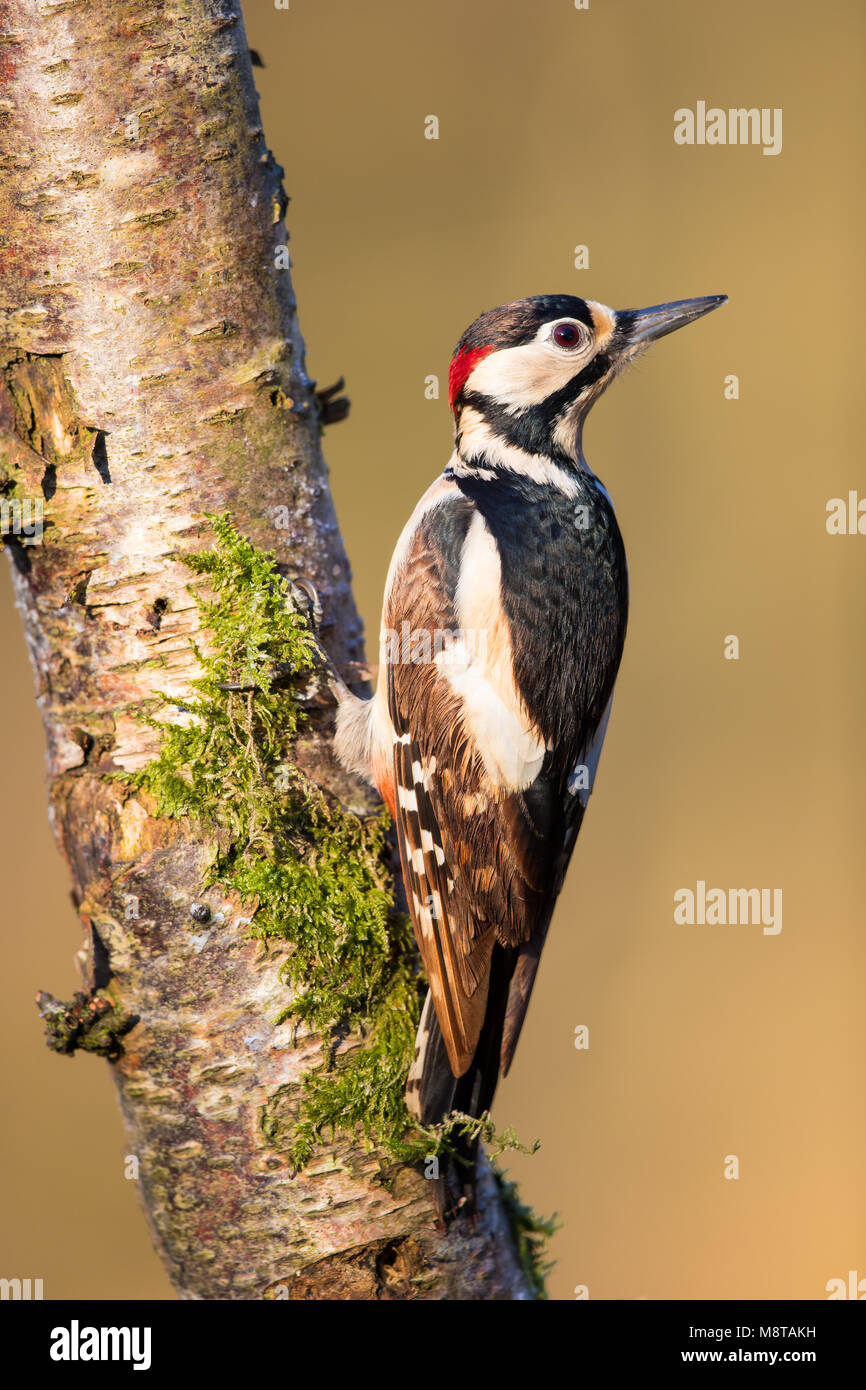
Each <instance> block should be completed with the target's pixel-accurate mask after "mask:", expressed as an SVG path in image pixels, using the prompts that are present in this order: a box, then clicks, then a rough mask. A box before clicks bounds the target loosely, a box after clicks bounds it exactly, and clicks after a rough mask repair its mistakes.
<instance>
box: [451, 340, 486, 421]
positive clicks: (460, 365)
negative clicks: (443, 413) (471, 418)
mask: <svg viewBox="0 0 866 1390" xmlns="http://www.w3.org/2000/svg"><path fill="white" fill-rule="evenodd" d="M492 351H493V345H492V344H489V345H488V346H487V347H477V348H463V349H462V350H461V351H460V352H458V353H456V354H455V356H454V357H453V358H452V359H451V366H450V367H449V369H448V399H449V401H450V402H451V409H452V410H453V409H454V402H455V401H456V400H457V397H458V396H459V395H460V392H461V391H462V390H463V387H464V386H465V385H466V378H467V377H468V376H469V373H470V372H471V371H472V368H473V367H475V366H477V364H478V363H479V362H480V361H481V359H482V358H483V357H487V356H489V354H490V353H491V352H492Z"/></svg>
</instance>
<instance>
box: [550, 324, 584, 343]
mask: <svg viewBox="0 0 866 1390" xmlns="http://www.w3.org/2000/svg"><path fill="white" fill-rule="evenodd" d="M553 341H554V342H555V343H556V346H557V347H561V348H573V347H577V346H578V344H579V343H581V342H582V341H583V335H582V334H581V331H580V329H579V328H578V326H577V324H576V323H558V324H557V325H556V327H555V328H554V330H553Z"/></svg>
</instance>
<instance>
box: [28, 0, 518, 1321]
mask: <svg viewBox="0 0 866 1390" xmlns="http://www.w3.org/2000/svg"><path fill="white" fill-rule="evenodd" d="M0 16H2V18H0V70H2V84H3V85H2V96H0V165H2V179H0V488H2V492H3V506H4V512H3V520H4V530H5V531H6V532H7V534H6V541H7V548H8V549H9V550H10V552H11V554H12V558H13V561H14V578H15V585H16V592H17V597H18V603H19V605H20V608H21V611H22V613H23V617H24V621H25V624H26V629H27V636H28V642H29V646H30V651H31V655H32V659H33V664H34V667H35V671H36V679H37V688H38V700H39V705H40V708H41V710H42V715H43V719H44V723H45V730H46V738H47V746H48V777H49V793H50V806H51V818H52V822H53V825H54V829H55V833H56V836H57V840H58V842H59V845H60V847H61V850H62V852H63V854H64V855H65V857H66V859H67V861H68V863H69V867H70V871H71V874H72V879H73V884H74V890H73V894H74V898H75V901H76V904H77V906H78V909H79V912H80V915H81V919H82V922H83V924H84V928H85V945H84V948H83V950H82V952H81V960H82V968H83V973H84V977H85V993H84V995H83V996H82V997H81V998H79V1000H78V1004H77V1006H56V1005H55V1004H53V1003H52V1002H51V1001H50V999H46V1000H43V1011H44V1012H45V1013H46V1014H47V1015H48V1016H49V1019H50V1020H51V1021H53V1024H54V1026H55V1036H61V1037H63V1038H65V1039H66V1040H67V1041H68V1042H69V1045H70V1046H71V1045H72V1043H73V1042H74V1041H75V1038H76V1037H77V1038H78V1040H79V1041H80V1042H82V1043H83V1045H84V1046H85V1047H87V1046H90V1047H91V1048H92V1049H93V1050H96V1051H101V1052H102V1053H103V1054H104V1055H109V1056H111V1057H114V1058H115V1060H113V1062H112V1064H111V1065H112V1070H113V1073H114V1076H115V1080H116V1083H117V1085H118V1089H119V1092H120V1099H121V1105H122V1109H123V1113H124V1117H125V1121H126V1124H127V1126H128V1131H129V1152H130V1154H131V1155H134V1156H136V1157H137V1159H138V1161H139V1164H140V1178H141V1190H142V1195H143V1201H144V1206H145V1209H146V1212H147V1215H148V1219H149V1222H150V1225H151V1229H152V1232H153V1237H154V1240H155V1241H156V1243H157V1246H158V1248H159V1250H160V1252H161V1254H162V1256H163V1258H164V1260H165V1262H166V1265H167V1267H168V1270H169V1273H170V1275H171V1278H172V1280H173V1282H174V1284H175V1287H176V1289H177V1291H178V1293H179V1295H180V1296H181V1297H184V1298H204V1299H213V1298H233V1299H234V1298H240V1299H253V1298H263V1297H290V1298H292V1297H293V1298H359V1299H366V1298H398V1299H402V1298H432V1299H436V1298H456V1299H512V1298H525V1297H530V1296H531V1292H530V1285H529V1284H528V1282H527V1280H526V1278H525V1276H524V1273H523V1270H522V1268H521V1265H520V1262H519V1260H518V1259H517V1255H516V1250H515V1245H514V1242H513V1240H512V1236H511V1231H510V1227H509V1224H508V1220H507V1216H506V1212H505V1208H504V1206H503V1204H502V1201H501V1198H500V1193H499V1190H498V1188H497V1185H496V1183H495V1181H494V1178H493V1176H492V1174H491V1172H490V1170H489V1169H488V1168H486V1167H483V1168H482V1172H481V1204H480V1215H479V1217H478V1219H477V1221H476V1222H475V1223H474V1224H470V1223H467V1222H462V1223H457V1224H456V1226H454V1227H452V1228H451V1229H450V1230H449V1231H448V1232H447V1233H443V1232H442V1231H441V1230H439V1229H438V1228H437V1227H436V1226H435V1225H434V1216H433V1206H432V1202H431V1198H430V1187H431V1184H429V1183H427V1182H426V1181H425V1179H424V1176H423V1175H422V1173H421V1172H420V1171H419V1170H418V1168H416V1167H414V1166H411V1165H408V1164H397V1163H395V1162H394V1161H393V1160H392V1159H389V1158H388V1157H387V1156H386V1155H384V1154H382V1153H381V1152H379V1151H377V1150H376V1149H375V1148H374V1149H372V1150H370V1149H368V1148H366V1147H365V1146H364V1145H363V1143H362V1142H361V1141H360V1140H359V1139H358V1138H355V1137H352V1136H350V1135H347V1134H345V1133H341V1132H340V1131H339V1130H338V1131H337V1134H336V1138H335V1139H334V1140H333V1142H328V1141H327V1140H323V1141H322V1143H321V1145H320V1147H319V1148H318V1149H317V1151H316V1153H315V1155H314V1157H313V1159H312V1160H311V1161H310V1162H309V1163H308V1164H307V1165H306V1167H304V1168H303V1169H302V1170H301V1171H296V1170H295V1168H294V1167H293V1166H292V1163H291V1160H290V1156H289V1154H288V1151H287V1148H286V1146H285V1145H284V1146H282V1147H280V1145H279V1144H277V1145H276V1146H275V1145H274V1144H273V1143H269V1142H268V1141H267V1138H266V1137H265V1135H264V1133H263V1126H262V1123H261V1118H262V1116H263V1115H264V1114H266V1113H268V1106H269V1105H271V1104H272V1102H273V1098H274V1096H275V1095H279V1097H280V1098H281V1105H282V1107H283V1111H284V1113H286V1114H289V1115H291V1114H292V1113H293V1103H294V1101H295V1099H296V1098H297V1096H298V1095H299V1093H300V1088H301V1087H302V1084H303V1081H304V1078H305V1076H307V1075H308V1074H309V1072H310V1071H311V1069H313V1068H314V1067H316V1066H317V1065H319V1062H320V1043H321V1039H320V1038H318V1037H316V1036H314V1035H313V1034H312V1033H311V1032H310V1030H309V1029H306V1030H305V1029H304V1028H300V1029H293V1028H292V1025H291V1023H290V1022H286V1023H282V1024H279V1025H277V1026H275V1024H274V1020H275V1018H277V1017H278V1016H279V1015H280V1014H281V1012H282V1011H283V1010H284V1009H285V1006H286V1002H287V991H286V986H285V984H284V983H283V982H282V980H281V978H280V975H279V966H280V964H281V962H282V961H283V960H284V959H285V956H286V951H287V950H288V947H286V946H280V945H278V946H277V948H276V949H271V950H269V951H264V950H263V949H262V945H261V943H260V942H257V941H255V940H253V939H252V938H251V936H250V934H249V927H248V921H249V918H250V917H251V916H252V915H253V913H254V911H255V904H253V905H252V907H250V906H249V905H245V904H244V903H242V902H241V901H240V900H239V899H238V897H237V896H236V895H234V894H230V893H226V892H223V891H221V890H220V889H219V888H218V887H211V888H208V889H206V890H204V891H203V884H204V883H205V879H206V874H207V866H208V861H209V855H210V854H211V849H212V847H211V846H210V845H209V844H208V843H207V842H206V837H204V836H203V835H202V834H201V832H200V831H199V830H197V829H196V827H195V826H194V825H193V823H191V822H189V821H184V820H182V819H181V820H179V819H171V818H168V817H165V816H162V817H161V816H158V815H156V814H155V810H156V806H155V803H154V800H153V798H152V797H151V796H149V795H148V794H147V793H146V792H145V791H138V792H136V791H133V790H131V788H130V785H129V783H128V782H127V781H124V780H122V779H120V778H118V777H117V776H112V775H111V774H116V773H118V772H125V773H134V772H136V771H137V770H139V769H141V768H142V767H145V766H146V765H148V764H149V763H150V762H151V761H152V760H153V759H154V758H155V757H156V756H157V754H158V751H159V748H160V745H161V740H162V738H163V735H162V734H161V732H160V731H159V730H158V729H156V728H154V727H152V726H150V725H148V724H147V723H145V722H143V718H142V712H143V711H144V712H154V711H155V712H163V717H164V711H165V708H166V701H167V700H168V701H170V700H171V699H174V698H176V699H180V700H183V699H188V698H189V696H190V682H191V680H193V679H194V678H195V677H196V676H197V675H198V673H199V660H198V657H197V655H196V651H195V650H194V648H193V646H192V645H191V641H190V639H194V640H195V641H196V642H197V643H198V645H199V647H200V648H206V647H207V644H208V642H209V640H210V639H209V636H208V633H207V632H206V631H204V630H203V627H202V614H201V611H200V608H199V606H198V605H197V603H196V601H195V599H194V597H193V596H192V595H191V593H190V591H189V588H188V586H189V584H190V577H191V576H190V572H189V569H188V568H187V567H186V565H185V564H184V563H183V557H184V556H185V555H189V554H190V553H192V552H195V551H199V550H201V549H202V548H204V547H206V546H208V545H209V544H210V543H211V540H212V533H211V529H210V526H209V524H208V521H207V519H206V514H210V513H227V514H228V515H229V516H230V517H231V520H232V523H233V525H234V527H235V528H236V529H237V531H238V532H239V533H240V534H241V535H242V536H245V537H248V538H249V539H250V540H251V541H252V542H253V543H254V544H255V545H256V546H258V547H262V548H264V549H270V550H274V551H275V552H276V556H277V561H278V564H279V567H280V570H281V572H282V573H283V574H285V575H287V576H290V577H292V578H296V577H299V576H302V575H303V576H307V577H308V578H309V579H310V580H311V581H312V583H313V584H314V586H315V588H316V590H317V592H318V595H319V598H320V600H321V605H322V609H323V613H324V617H323V620H322V624H321V631H322V639H323V641H324V642H325V643H326V645H327V647H328V650H329V653H330V656H331V657H332V659H333V660H334V662H335V663H336V664H337V665H338V666H339V665H346V664H347V663H349V662H352V661H357V660H360V659H361V658H362V655H363V653H362V634H361V629H360V624H359V620H358V616H357V613H356V610H355V607H354V603H353V600H352V595H351V590H350V583H349V569H348V565H347V562H346V557H345V554H344V552H343V547H342V542H341V538H340V535H339V531H338V528H337V524H336V520H335V516H334V510H333V505H332V502H331V497H330V493H329V490H328V485H327V480H326V471H325V467H324V464H323V461H322V458H321V453H320V448H319V434H320V430H319V417H320V411H319V408H318V406H317V402H316V397H315V393H314V390H313V385H314V384H313V383H311V382H310V381H309V379H308V378H307V376H306V374H305V371H304V355H303V343H302V340H301V337H300V334H299V330H298V324H297V318H296V314H295V303H294V299H293V296H292V289H291V283H290V275H289V271H288V268H287V264H288V258H287V255H286V254H285V242H286V231H285V225H284V221H283V215H284V212H285V206H286V199H285V196H284V194H283V192H282V186H281V173H282V171H281V170H280V169H279V167H278V166H277V165H276V164H275V162H274V160H273V158H272V157H271V155H270V153H269V152H268V149H267V146H266V144H265V140H264V137H263V134H262V130H261V125H260V120H259V112H258V104H257V99H256V95H255V90H254V87H253V82H252V72H251V66H250V61H249V55H248V50H247V42H246V37H245V33H244V26H243V21H242V18H241V14H240V8H239V4H238V3H236V0H177V3H174V4H172V5H165V4H163V3H158V2H157V0H127V3H125V4H123V5H121V6H119V5H117V4H116V3H115V0H91V3H88V4H85V3H83V0H57V3H52V2H51V0H6V3H3V4H2V5H0ZM28 504H29V505H30V506H31V509H32V510H31V521H32V519H33V517H34V516H38V506H39V505H40V504H41V505H42V507H43V512H42V526H43V528H44V534H43V535H42V538H41V543H35V542H36V541H37V540H38V534H37V533H38V529H39V528H38V526H36V525H35V523H34V524H32V525H31V526H30V528H29V529H30V534H28V527H27V509H28ZM279 509H283V510H279ZM277 515H279V516H280V517H285V518H287V524H286V525H285V526H284V527H283V528H282V529H280V528H279V527H275V525H274V518H275V516H277ZM31 541H33V542H34V543H32V544H31V543H30V542H31ZM330 725H331V718H330V714H329V713H328V712H327V711H323V712H322V711H320V712H319V713H318V714H317V715H315V716H313V718H312V719H311V722H310V724H309V726H308V728H307V731H306V733H305V736H304V739H303V750H302V751H303V768H304V772H305V775H306V776H307V777H309V778H311V779H312V780H313V781H314V782H315V783H316V785H317V786H318V787H319V788H320V789H321V790H322V792H323V794H324V795H325V796H326V797H329V798H339V800H340V801H341V802H342V803H343V804H345V805H351V806H354V807H355V808H356V809H358V808H360V809H361V810H362V811H364V812H365V813H370V812H371V811H373V810H374V809H375V808H374V807H373V806H372V804H371V803H370V801H369V799H368V800H367V802H366V804H365V803H364V798H363V794H362V793H361V792H360V790H359V788H358V786H357V785H355V784H352V783H350V782H349V780H348V779H347V778H346V777H345V775H343V774H342V773H341V772H340V771H339V769H338V768H337V766H336V764H335V761H334V759H333V756H332V753H331V747H330ZM300 757H301V754H300V752H299V753H298V754H297V758H298V759H300ZM192 908H195V911H194V912H193V913H192V916H191V909H192ZM202 918H206V919H207V921H206V922H202V920H201V919H202ZM197 920H198V922H199V926H198V927H197V925H196V921H197ZM85 996H86V997H85ZM351 1045H355V1046H357V1045H358V1040H357V1039H354V1040H353V1039H351V1038H350V1039H347V1040H346V1042H345V1043H343V1044H342V1045H341V1051H343V1050H344V1049H345V1048H346V1047H347V1046H351ZM58 1064H59V1063H58Z"/></svg>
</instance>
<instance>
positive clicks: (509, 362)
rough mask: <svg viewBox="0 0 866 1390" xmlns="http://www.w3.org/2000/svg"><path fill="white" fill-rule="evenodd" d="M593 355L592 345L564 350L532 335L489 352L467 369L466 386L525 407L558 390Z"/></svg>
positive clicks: (517, 407) (507, 403)
mask: <svg viewBox="0 0 866 1390" xmlns="http://www.w3.org/2000/svg"><path fill="white" fill-rule="evenodd" d="M594 356H595V351H594V348H593V347H592V345H590V346H589V348H588V350H587V351H586V352H573V353H567V352H563V351H562V350H561V349H559V348H556V347H554V345H553V344H552V343H550V342H546V341H544V340H539V339H538V338H536V339H535V340H534V342H531V343H524V344H523V345H522V346H521V347H513V348H501V349H500V351H499V352H491V353H489V354H488V356H487V357H485V358H483V359H482V361H480V362H479V363H478V366H477V367H475V368H473V370H472V371H471V372H470V373H469V377H468V380H467V382H466V390H467V391H477V392H478V394H479V395H482V396H488V397H489V398H490V400H494V401H497V402H498V403H499V404H500V405H504V406H507V407H508V408H509V409H511V410H521V409H526V407H527V406H530V405H539V404H540V402H541V401H544V400H546V399H547V397H548V396H550V395H552V394H553V392H554V391H559V390H561V388H562V387H563V386H565V385H567V384H568V382H569V381H571V378H572V377H573V376H576V375H577V373H578V372H580V371H582V370H583V368H584V367H585V366H586V365H587V363H588V362H591V361H592V359H593V357H594Z"/></svg>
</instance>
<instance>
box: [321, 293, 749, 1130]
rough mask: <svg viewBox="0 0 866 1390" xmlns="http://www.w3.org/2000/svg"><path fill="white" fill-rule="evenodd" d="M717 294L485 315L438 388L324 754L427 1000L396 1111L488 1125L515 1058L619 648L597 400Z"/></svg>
mask: <svg viewBox="0 0 866 1390" xmlns="http://www.w3.org/2000/svg"><path fill="white" fill-rule="evenodd" d="M725 298H726V297H725V296H724V295H710V296H708V297H706V298H703V299H687V300H681V301H679V302H677V303H673V304H661V305H656V306H654V307H653V308H650V309H640V310H633V309H628V310H624V311H623V310H620V311H614V310H612V309H607V308H605V307H604V306H603V305H602V304H596V303H594V302H592V301H588V300H583V299H577V298H575V297H574V296H572V295H539V296H538V297H536V298H532V299H521V300H517V301H516V302H514V303H512V304H506V305H503V306H502V307H501V308H498V309H491V310H490V311H489V312H488V313H486V314H482V315H481V317H480V318H479V319H477V320H476V321H475V323H473V324H472V326H471V328H469V329H468V330H467V331H466V333H464V335H463V337H462V338H461V339H460V342H459V343H458V344H457V348H456V350H455V353H454V356H453V359H452V362H451V369H450V374H449V388H450V400H451V408H452V411H453V413H454V420H455V426H456V444H455V449H454V453H453V454H452V456H451V459H450V461H449V463H448V465H447V467H446V469H445V471H444V473H443V474H442V475H441V477H439V478H438V479H437V480H436V481H435V482H434V483H433V485H432V486H431V487H430V488H429V489H428V491H427V492H426V493H425V494H424V496H423V497H422V499H421V501H420V502H419V503H418V506H417V507H416V508H415V511H414V512H413V514H412V516H411V517H410V519H409V522H408V523H407V525H406V527H405V529H404V531H403V534H402V535H401V537H400V540H399V541H398V543H397V548H396V550H395V552H394V556H393V559H392V560H391V566H390V569H389V571H388V578H387V583H386V587H385V600H384V608H383V614H382V638H383V643H382V660H381V665H380V671H379V681H378V688H377V690H376V694H375V696H374V697H373V698H372V700H361V699H359V698H357V697H356V696H354V695H351V694H349V692H348V691H346V690H345V689H344V690H343V691H342V692H341V695H342V698H340V703H339V707H338V711H337V738H336V747H337V752H338V755H339V756H340V758H341V760H342V761H343V763H344V764H345V765H346V766H347V767H349V768H350V769H352V770H353V771H355V772H358V773H361V774H362V775H364V776H365V777H367V778H368V779H369V780H370V781H372V782H373V784H374V785H375V786H376V787H377V788H378V790H379V792H380V794H381V795H382V797H383V798H384V800H385V801H386V803H387V804H388V806H389V808H390V810H391V814H392V815H393V817H394V821H395V823H396V827H397V837H398V840H399V846H400V859H401V863H402V868H403V876H404V882H405V887H406V895H407V899H408V903H409V910H410V913H411V916H412V921H413V924H414V928H415V935H416V937H417V941H418V946H419V948H420V952H421V956H422V959H423V962H424V967H425V970H426V973H427V979H428V981H429V985H430V989H429V992H428V995H427V1002H426V1005H425V1008H424V1012H423V1016H422V1020H421V1026H420V1028H419V1031H418V1037H417V1042H416V1048H415V1061H414V1064H413V1066H412V1069H411V1072H410V1076H409V1081H408V1086H407V1103H408V1105H409V1107H410V1109H411V1110H412V1111H414V1113H415V1114H416V1115H417V1116H418V1117H419V1118H420V1119H421V1120H423V1121H424V1122H427V1123H430V1122H434V1121H438V1120H439V1119H441V1118H442V1116H443V1115H444V1114H445V1113H446V1112H447V1111H448V1110H450V1109H455V1110H460V1111H463V1112H466V1113H470V1114H473V1115H478V1114H479V1113H481V1112H482V1111H483V1110H486V1109H487V1108H488V1107H489V1105H490V1103H491V1101H492V1098H493V1092H494V1089H495V1087H496V1083H497V1080H498V1077H499V1074H500V1072H501V1073H502V1074H503V1075H504V1074H505V1073H506V1072H507V1071H508V1068H509V1066H510V1064H511V1060H512V1057H513V1055H514V1049H515V1046H516V1044H517V1040H518V1037H519V1035H520V1030H521V1027H522V1025H523V1020H524V1017H525V1015H526V1009H527V1005H528V1003H529V996H530V994H531V991H532V986H533V983H534V981H535V976H536V972H537V970H538V962H539V957H540V954H541V949H542V946H543V945H544V939H545V936H546V934H547V929H548V926H549V923H550V918H551V914H552V911H553V906H554V902H555V900H556V896H557V894H558V892H559V889H560V887H561V884H562V880H563V876H564V874H565V870H566V867H567V865H568V861H569V858H570V856H571V852H572V850H573V848H574V843H575V839H576V837H577V833H578V830H579V828H580V824H581V820H582V818H583V814H584V811H585V809H586V805H587V800H588V797H589V793H590V791H591V790H592V785H593V781H594V778H595V772H596V768H597V765H598V760H599V755H600V753H601V746H602V741H603V739H604V735H605V730H606V728H607V722H608V717H609V715H610V708H611V700H612V696H613V687H614V681H615V679H616V674H617V669H618V667H619V663H620V657H621V655H622V649H623V641H624V638H625V630H626V616H627V610H628V580H627V572H626V559H625V550H624V548H623V542H622V537H621V535H620V531H619V527H618V526H617V522H616V517H615V515H614V509H613V505H612V503H611V500H610V497H609V496H608V493H607V492H606V490H605V488H604V487H603V486H602V484H601V483H600V482H599V480H598V478H596V477H595V475H594V474H593V473H592V471H591V470H590V468H589V465H588V464H587V462H586V459H585V458H584V456H583V449H582V431H583V422H584V420H585V419H586V415H587V412H588V411H589V409H590V407H591V406H592V404H593V402H594V401H596V400H597V399H598V397H599V396H600V395H601V393H602V391H604V389H605V387H606V386H607V385H608V384H609V382H611V381H612V380H613V378H614V377H615V376H616V375H617V373H618V372H620V371H621V370H622V369H623V367H625V366H626V365H627V363H629V362H630V361H631V360H632V359H633V358H634V357H635V356H637V354H638V353H639V352H641V351H642V350H643V349H644V348H646V347H647V346H648V345H649V344H650V343H652V342H654V341H655V340H656V339H657V338H661V337H662V336H663V335H665V334H667V333H670V332H672V331H673V330H674V329H676V328H680V327H682V326H683V325H684V324H687V323H691V322H692V321H693V320H694V319H697V318H700V317H701V316H702V315H703V314H706V313H709V311H710V310H711V309H715V308H716V307H717V306H718V305H720V304H723V303H724V302H725Z"/></svg>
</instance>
